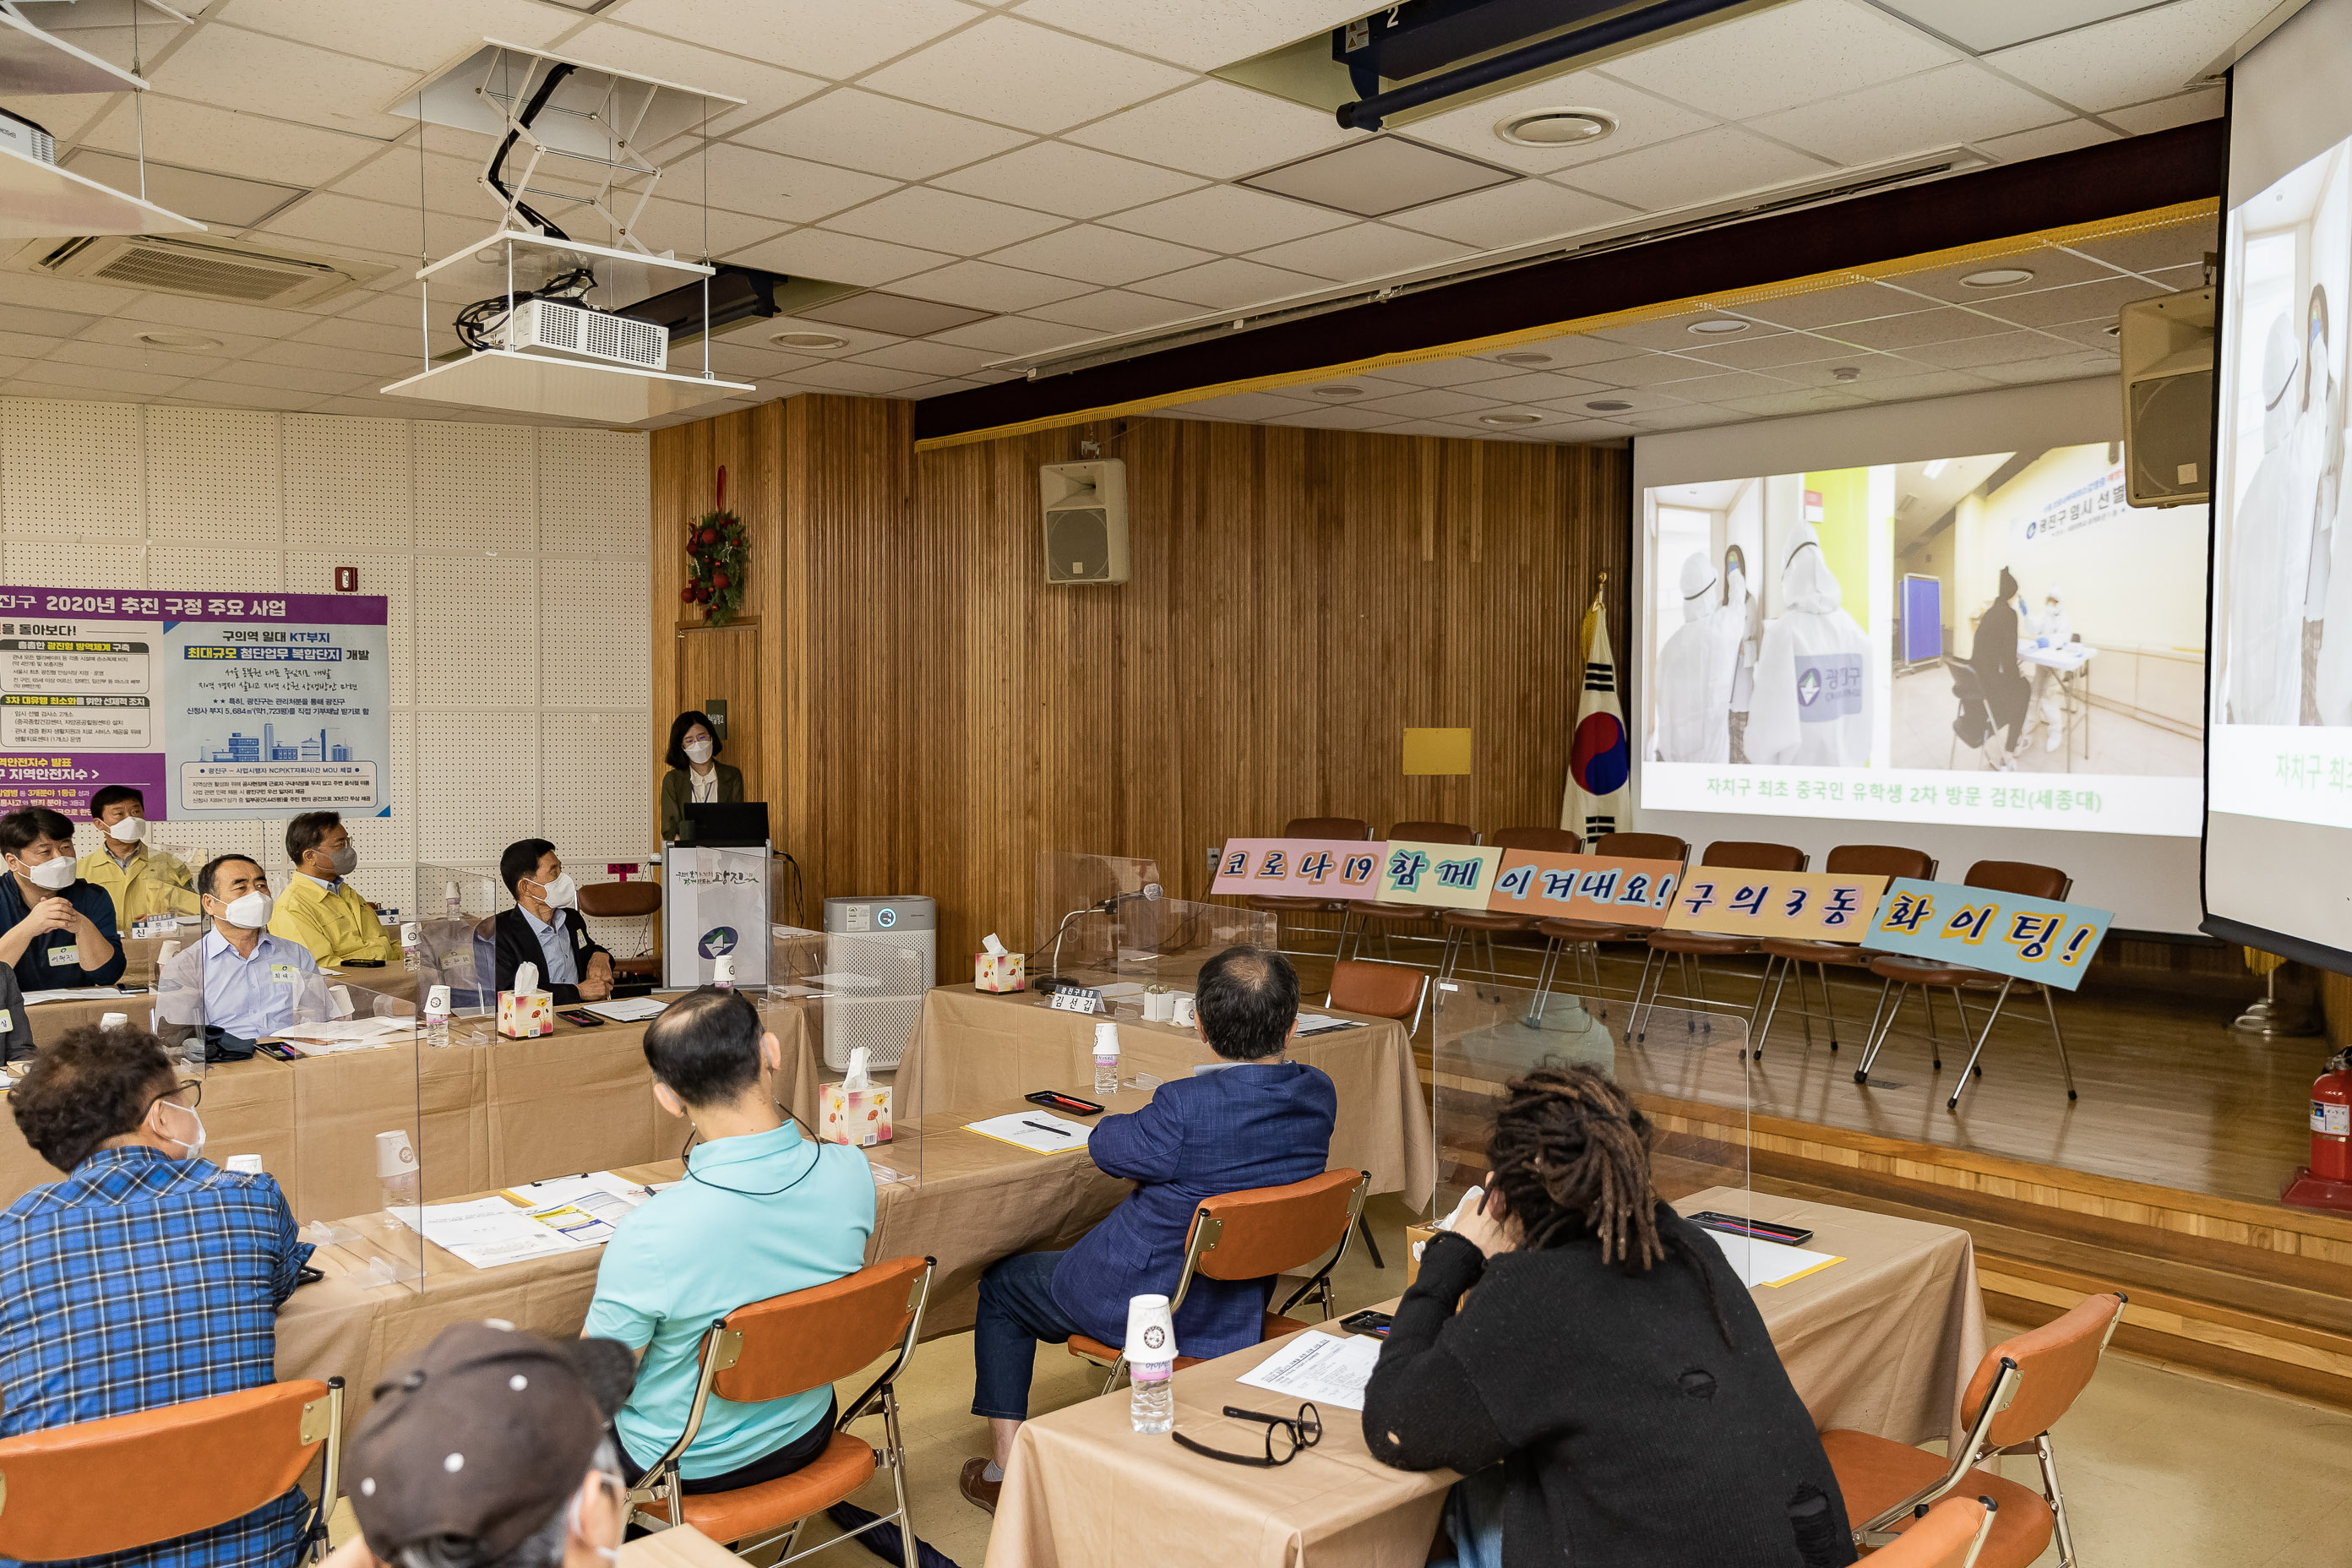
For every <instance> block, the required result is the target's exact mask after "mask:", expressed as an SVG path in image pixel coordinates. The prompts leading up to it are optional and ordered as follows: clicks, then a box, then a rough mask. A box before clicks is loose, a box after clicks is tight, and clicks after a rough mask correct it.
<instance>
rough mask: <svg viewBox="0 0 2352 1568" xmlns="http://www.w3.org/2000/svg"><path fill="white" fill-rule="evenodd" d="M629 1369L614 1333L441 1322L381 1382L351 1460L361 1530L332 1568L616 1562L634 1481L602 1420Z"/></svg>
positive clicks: (350, 1489) (555, 1567) (517, 1567)
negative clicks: (556, 1334)
mask: <svg viewBox="0 0 2352 1568" xmlns="http://www.w3.org/2000/svg"><path fill="white" fill-rule="evenodd" d="M629 1363H630V1356H629V1352H628V1351H627V1350H626V1349H625V1347H623V1346H620V1345H616V1344H614V1343H613V1342H611V1341H609V1340H597V1339H583V1340H572V1341H569V1342H554V1341H550V1340H545V1339H541V1337H540V1336H539V1335H537V1334H534V1333H529V1332H526V1331H522V1330H520V1329H517V1328H514V1327H512V1326H510V1325H509V1324H506V1323H502V1322H498V1321H489V1322H479V1323H455V1324H452V1325H451V1326H450V1327H448V1328H446V1329H444V1330H442V1331H441V1332H440V1333H439V1334H437V1335H436V1336H435V1337H434V1340H433V1342H432V1343H431V1344H429V1345H427V1346H425V1350H424V1352H423V1353H422V1354H421V1355H419V1356H417V1357H416V1359H415V1360H414V1361H412V1362H410V1363H408V1364H406V1365H405V1366H402V1367H399V1368H396V1369H395V1370H394V1371H393V1372H392V1373H391V1374H390V1375H389V1376H387V1377H386V1378H385V1379H384V1380H383V1382H382V1383H379V1384H376V1385H375V1388H374V1391H373V1393H374V1398H375V1404H374V1405H373V1407H372V1408H371V1409H370V1410H369V1411H368V1413H367V1415H366V1417H365V1418H364V1419H362V1421H361V1422H360V1426H359V1431H358V1432H357V1433H356V1434H354V1435H353V1436H352V1445H351V1452H350V1457H349V1458H348V1459H347V1460H346V1461H345V1463H344V1467H343V1475H344V1478H345V1479H344V1483H343V1484H344V1487H345V1489H346V1491H347V1494H348V1495H349V1497H350V1498H351V1502H352V1518H353V1519H354V1520H355V1521H358V1524H359V1527H360V1532H359V1534H358V1536H357V1537H355V1538H354V1539H352V1540H351V1541H349V1542H345V1543H344V1544H343V1545H342V1547H341V1549H339V1550H338V1551H337V1552H335V1554H334V1555H333V1556H331V1557H330V1558H328V1559H327V1565H328V1568H370V1565H371V1564H372V1563H383V1564H385V1565H386V1568H606V1565H607V1564H609V1563H611V1562H612V1561H613V1558H614V1555H615V1553H616V1552H617V1551H618V1549H619V1547H620V1544H621V1538H622V1536H623V1534H624V1533H625V1531H626V1529H627V1523H628V1486H627V1483H625V1481H623V1480H622V1479H621V1476H620V1470H619V1461H618V1458H617V1456H616V1455H615V1453H614V1447H613V1441H612V1439H611V1438H610V1437H609V1436H606V1434H605V1431H604V1424H605V1422H606V1421H608V1420H609V1419H611V1417H612V1415H613V1413H614V1411H615V1410H616V1409H618V1408H619V1407H620V1404H621V1400H622V1398H623V1397H624V1396H625V1394H627V1392H628V1388H629V1377H630V1371H631V1369H630V1364H629Z"/></svg>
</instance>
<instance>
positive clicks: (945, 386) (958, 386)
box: [898, 376, 983, 403]
mask: <svg viewBox="0 0 2352 1568" xmlns="http://www.w3.org/2000/svg"><path fill="white" fill-rule="evenodd" d="M982 384H983V383H981V382H977V381H970V380H966V379H964V378H962V377H960V376H942V377H941V378H940V379H939V380H937V381H927V382H924V383H923V384H921V385H919V386H910V387H908V388H907V389H906V390H904V391H902V392H900V393H899V394H898V395H899V396H901V397H905V398H909V399H912V400H913V401H915V402H918V403H919V402H921V401H922V400H923V399H924V398H927V397H945V396H946V395H948V394H949V393H950V392H970V391H971V389H972V388H974V387H976V386H980V385H982Z"/></svg>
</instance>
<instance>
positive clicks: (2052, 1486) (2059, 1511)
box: [2033, 987, 2074, 1568]
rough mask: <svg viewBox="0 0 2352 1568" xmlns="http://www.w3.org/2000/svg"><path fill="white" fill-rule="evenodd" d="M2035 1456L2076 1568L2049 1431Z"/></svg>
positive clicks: (2069, 1561)
mask: <svg viewBox="0 0 2352 1568" xmlns="http://www.w3.org/2000/svg"><path fill="white" fill-rule="evenodd" d="M2044 989H2047V988H2046V987H2045V988H2044ZM2033 1457H2034V1458H2036V1459H2038V1460H2040V1461H2041V1463H2042V1496H2043V1497H2045V1498H2047V1499H2048V1500H2049V1501H2050V1522H2051V1528H2052V1530H2053V1532H2054V1533H2055V1534H2056V1535H2057V1537H2058V1568H2074V1531H2073V1530H2072V1529H2071V1528H2069V1526H2068V1525H2067V1522H2066V1494H2065V1493H2064V1492H2063V1491H2061V1490H2059V1489H2058V1461H2057V1458H2056V1457H2055V1456H2053V1454H2052V1453H2051V1452H2050V1434H2049V1433H2047V1432H2044V1433H2043V1434H2042V1436H2039V1437H2036V1438H2035V1439H2034V1440H2033Z"/></svg>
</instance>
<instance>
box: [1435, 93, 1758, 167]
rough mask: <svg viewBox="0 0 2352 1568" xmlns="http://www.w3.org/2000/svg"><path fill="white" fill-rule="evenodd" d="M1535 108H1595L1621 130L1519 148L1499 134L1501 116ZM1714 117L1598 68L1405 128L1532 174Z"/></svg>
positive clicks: (1703, 124)
mask: <svg viewBox="0 0 2352 1568" xmlns="http://www.w3.org/2000/svg"><path fill="white" fill-rule="evenodd" d="M1538 109H1585V110H1600V111H1601V113H1603V114H1607V115H1609V116H1610V117H1611V118H1612V119H1614V120H1615V121H1617V129H1616V130H1615V131H1613V132H1611V133H1610V134H1609V135H1608V136H1606V137H1604V138H1603V139H1601V141H1599V142H1592V143H1591V144H1589V145H1585V146H1577V147H1522V146H1520V145H1519V144H1518V143H1517V142H1506V141H1504V140H1503V139H1502V138H1501V137H1500V136H1497V135H1496V133H1495V126H1496V123H1497V122H1498V121H1503V120H1506V119H1508V118H1509V117H1510V116H1512V115H1516V114H1525V113H1527V112H1528V111H1529V110H1538ZM1715 123H1716V121H1715V119H1714V117H1713V116H1711V115H1706V114H1701V113H1699V112H1698V111H1697V110H1692V109H1686V108H1685V107H1684V106H1682V105H1681V104H1679V103H1674V102H1670V101H1668V100H1665V99H1663V98H1660V97H1658V96H1657V95H1656V94H1654V93H1648V92H1643V90H1642V89H1639V88H1637V87H1634V86H1633V85H1631V84H1630V83H1627V82H1622V81H1618V80H1615V79H1612V78H1610V77H1607V76H1604V75H1602V74H1601V72H1599V71H1591V70H1585V71H1572V72H1570V74H1568V75H1566V76H1556V77H1552V78H1550V79H1547V80H1544V81H1539V82H1535V83H1532V84H1530V85H1528V86H1527V87H1522V88H1516V89H1513V90H1511V91H1509V92H1506V93H1499V94H1497V95H1496V96H1495V97H1493V98H1486V99H1481V100H1478V101H1477V102H1475V103H1469V104H1465V105H1463V106H1462V107H1461V108H1459V109H1450V110H1446V111H1445V112H1444V113H1443V114H1439V115H1433V116H1432V117H1431V118H1429V119H1427V120H1416V121H1413V122H1412V125H1410V126H1408V127H1406V133H1407V134H1408V135H1410V136H1412V138H1413V139H1414V140H1416V141H1421V142H1435V143H1436V144H1438V145H1439V146H1442V147H1451V148H1453V149H1454V151H1456V152H1458V153H1468V154H1469V155H1470V156H1471V157H1473V158H1480V159H1484V160H1485V161H1486V162H1487V163H1500V164H1502V165H1503V166H1504V167H1505V168H1508V169H1524V170H1526V171H1527V172H1528V173H1529V174H1553V173H1556V172H1558V171H1559V170H1561V169H1566V168H1571V167H1573V166H1574V165H1576V164H1578V163H1591V161H1592V160H1593V159H1595V158H1600V157H1607V156H1611V155H1613V154H1615V153H1627V152H1631V151H1632V150H1633V149H1634V148H1636V147H1646V146H1648V145H1649V144H1650V143H1651V142H1664V141H1666V140H1668V139H1669V138H1672V137H1675V136H1687V135H1689V134H1690V133H1691V132H1694V131H1704V130H1706V128H1707V127H1708V126H1710V125H1713V124H1715Z"/></svg>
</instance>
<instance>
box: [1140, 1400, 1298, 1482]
mask: <svg viewBox="0 0 2352 1568" xmlns="http://www.w3.org/2000/svg"><path fill="white" fill-rule="evenodd" d="M1225 1414H1226V1415H1228V1416H1230V1417H1232V1418H1233V1419H1234V1420H1235V1421H1255V1422H1259V1423H1261V1424H1263V1425H1264V1426H1265V1453H1264V1454H1229V1453H1227V1452H1225V1451H1224V1450H1223V1448H1212V1447H1209V1446H1208V1445H1207V1444H1205V1443H1200V1442H1195V1441H1194V1440H1193V1439H1192V1438H1190V1437H1187V1436H1184V1434H1183V1433H1181V1432H1171V1433H1170V1434H1169V1436H1171V1437H1173V1438H1175V1439H1176V1445H1177V1447H1181V1448H1189V1449H1191V1450H1192V1452H1193V1453H1195V1454H1199V1455H1200V1456H1202V1458H1210V1459H1223V1461H1224V1462H1225V1463H1226V1464H1229V1465H1252V1466H1255V1467H1256V1468H1259V1469H1262V1470H1270V1469H1272V1468H1275V1467H1276V1465H1286V1464H1288V1463H1290V1461H1291V1460H1293V1459H1295V1458H1298V1450H1300V1449H1301V1448H1312V1447H1315V1445H1316V1444H1318V1443H1320V1442H1321V1441H1322V1440H1323V1415H1322V1413H1321V1412H1320V1411H1318V1410H1317V1409H1316V1408H1315V1406H1313V1405H1300V1406H1299V1407H1298V1414H1297V1415H1266V1414H1265V1412H1263V1411H1258V1410H1244V1409H1243V1408H1242V1407H1241V1406H1240V1405H1226V1406H1225Z"/></svg>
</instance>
